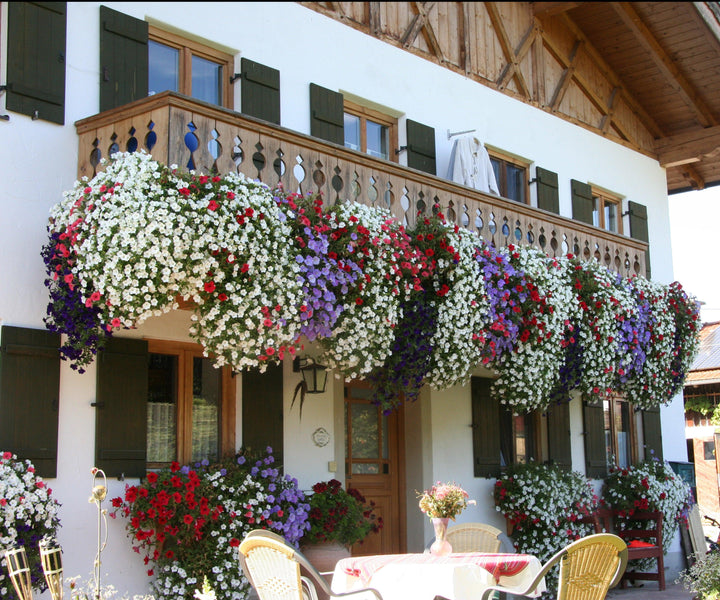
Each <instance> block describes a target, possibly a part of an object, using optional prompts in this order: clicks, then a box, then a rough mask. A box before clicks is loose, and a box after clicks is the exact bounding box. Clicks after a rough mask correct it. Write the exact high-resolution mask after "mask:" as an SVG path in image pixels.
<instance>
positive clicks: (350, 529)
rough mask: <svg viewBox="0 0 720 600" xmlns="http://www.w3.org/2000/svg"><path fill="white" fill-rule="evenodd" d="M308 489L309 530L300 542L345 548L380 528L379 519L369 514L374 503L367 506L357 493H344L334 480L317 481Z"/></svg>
mask: <svg viewBox="0 0 720 600" xmlns="http://www.w3.org/2000/svg"><path fill="white" fill-rule="evenodd" d="M312 489H313V494H312V496H310V500H309V502H310V512H309V513H308V522H309V523H310V530H309V531H308V532H306V533H305V535H304V536H303V538H302V540H301V543H303V544H315V543H318V542H338V543H340V544H342V545H343V546H348V547H349V546H352V545H353V544H356V543H358V542H362V541H363V540H364V539H365V538H366V537H367V536H368V534H370V533H373V532H377V531H380V529H381V528H382V526H383V520H382V517H377V516H376V515H375V514H374V513H373V512H372V511H373V508H374V507H375V503H374V502H370V503H369V504H367V503H366V500H365V498H364V497H363V496H362V495H361V494H360V492H359V491H358V490H356V489H354V488H348V489H347V490H344V489H343V488H342V484H341V483H340V482H339V481H338V480H337V479H331V480H330V481H321V482H319V483H316V484H315V485H314V486H313V488H312Z"/></svg>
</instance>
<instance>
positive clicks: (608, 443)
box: [603, 395, 637, 467]
mask: <svg viewBox="0 0 720 600" xmlns="http://www.w3.org/2000/svg"><path fill="white" fill-rule="evenodd" d="M603 413H604V420H605V454H606V457H607V459H608V461H612V462H614V464H616V465H617V466H618V467H629V466H630V465H632V464H634V463H635V462H637V452H636V450H635V448H636V447H637V444H636V441H635V440H636V439H637V435H636V428H635V423H634V421H633V419H632V414H633V412H632V410H631V407H630V404H629V403H628V402H627V401H626V400H624V399H623V398H620V397H618V396H613V395H610V396H607V397H605V398H603ZM609 464H610V463H608V465H609Z"/></svg>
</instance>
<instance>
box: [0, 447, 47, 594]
mask: <svg viewBox="0 0 720 600" xmlns="http://www.w3.org/2000/svg"><path fill="white" fill-rule="evenodd" d="M59 508H60V503H59V502H58V501H57V500H56V499H55V497H54V496H53V495H52V490H51V489H50V488H49V487H48V486H47V484H46V483H45V481H43V479H42V477H39V476H38V475H37V474H36V473H35V466H34V465H33V464H32V463H31V462H30V461H29V460H21V459H19V458H18V457H17V456H16V455H15V454H13V453H12V452H0V551H1V552H2V558H1V559H0V567H2V568H0V600H14V599H15V598H16V597H17V594H16V593H15V589H14V587H13V584H12V582H11V581H10V578H9V577H8V571H7V568H6V567H7V565H6V563H5V558H4V556H5V552H4V550H12V549H13V548H16V547H18V546H21V547H23V548H25V552H26V555H27V560H28V566H29V567H30V583H31V585H32V588H33V589H34V590H38V591H43V590H46V589H47V583H46V582H45V577H44V575H43V571H42V567H41V564H40V549H39V547H38V543H39V542H40V541H41V540H42V539H43V538H49V539H52V538H55V537H56V535H57V531H58V528H59V527H60V518H59V516H58V514H59Z"/></svg>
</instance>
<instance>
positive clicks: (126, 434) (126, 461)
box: [95, 338, 148, 477]
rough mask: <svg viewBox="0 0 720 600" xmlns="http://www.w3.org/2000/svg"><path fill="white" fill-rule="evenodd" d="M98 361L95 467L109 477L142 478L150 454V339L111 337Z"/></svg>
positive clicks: (100, 353)
mask: <svg viewBox="0 0 720 600" xmlns="http://www.w3.org/2000/svg"><path fill="white" fill-rule="evenodd" d="M96 362H97V390H96V394H97V400H96V413H95V466H96V467H98V468H99V469H102V470H103V471H105V474H106V475H107V476H108V477H120V476H125V477H142V476H144V475H145V458H146V456H147V395H148V347H147V342H146V341H145V340H136V339H127V338H110V339H108V340H107V342H106V345H105V348H104V349H103V350H101V351H100V352H99V356H98V358H97V361H96Z"/></svg>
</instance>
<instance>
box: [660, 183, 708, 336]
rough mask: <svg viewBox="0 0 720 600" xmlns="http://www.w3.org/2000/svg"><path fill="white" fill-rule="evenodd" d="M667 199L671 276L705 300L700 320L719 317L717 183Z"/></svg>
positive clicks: (704, 321) (687, 289)
mask: <svg viewBox="0 0 720 600" xmlns="http://www.w3.org/2000/svg"><path fill="white" fill-rule="evenodd" d="M669 199H670V238H671V244H672V255H673V274H674V276H675V277H674V278H675V280H676V281H678V282H680V284H681V285H682V286H683V288H684V289H685V291H686V292H688V293H690V294H692V295H693V296H695V297H696V298H697V299H698V300H700V301H701V302H703V303H704V304H703V305H702V306H701V309H700V317H701V319H702V322H703V323H714V322H717V321H720V186H716V187H711V188H708V189H705V190H699V191H694V192H685V193H682V194H673V195H671V196H670V197H669Z"/></svg>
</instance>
